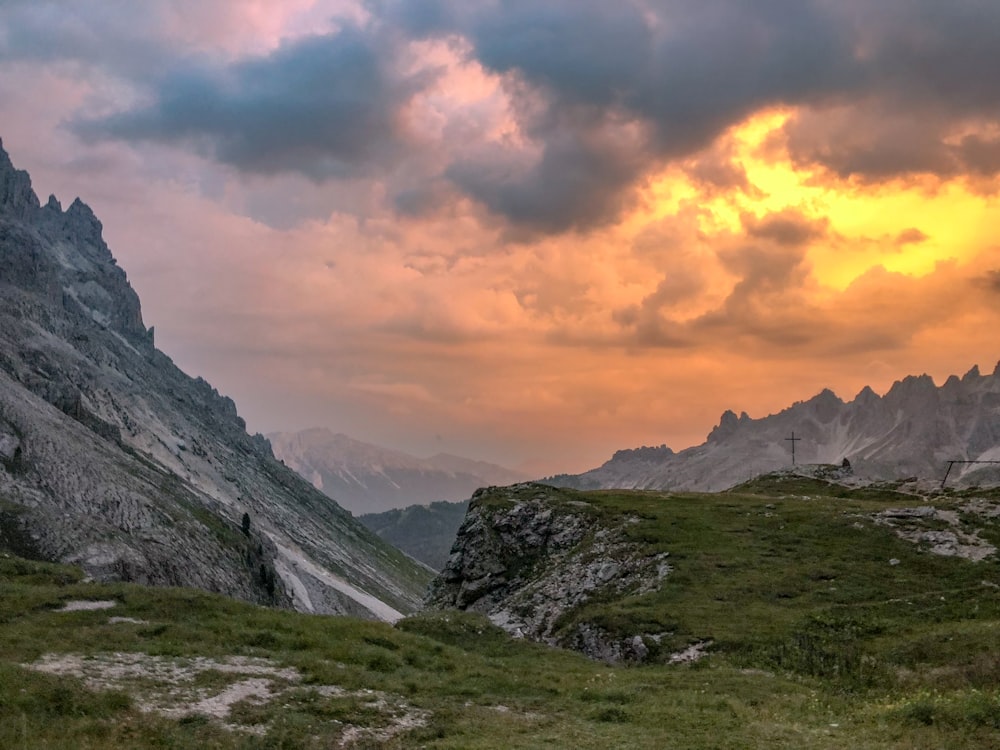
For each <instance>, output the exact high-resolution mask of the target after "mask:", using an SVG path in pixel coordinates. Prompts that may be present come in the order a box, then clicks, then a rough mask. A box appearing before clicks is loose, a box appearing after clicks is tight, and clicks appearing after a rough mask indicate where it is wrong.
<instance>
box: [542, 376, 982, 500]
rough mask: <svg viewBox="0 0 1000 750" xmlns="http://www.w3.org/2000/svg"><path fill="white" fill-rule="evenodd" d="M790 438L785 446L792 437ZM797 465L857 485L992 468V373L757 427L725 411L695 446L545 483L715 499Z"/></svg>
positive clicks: (921, 379) (651, 452)
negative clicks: (846, 472)
mask: <svg viewBox="0 0 1000 750" xmlns="http://www.w3.org/2000/svg"><path fill="white" fill-rule="evenodd" d="M793 433H794V437H795V442H794V443H793V442H792V440H791V438H792V437H793ZM792 445H794V446H795V458H796V461H797V463H799V464H841V463H842V462H843V461H844V460H845V459H846V460H847V461H848V463H849V464H850V466H851V469H852V471H853V473H854V475H855V476H856V477H858V478H861V479H870V480H887V479H899V478H906V477H918V478H921V479H927V480H931V479H933V480H940V479H942V478H943V477H944V474H945V472H946V470H947V467H948V462H949V461H955V460H961V461H1000V364H998V365H997V369H995V370H994V371H993V373H992V374H990V375H982V374H981V373H980V372H979V368H978V367H973V368H972V369H971V370H969V372H967V373H966V374H965V375H964V376H963V377H962V378H959V377H957V376H955V375H952V376H951V377H949V378H948V379H947V380H946V381H945V383H944V384H943V385H941V386H940V387H937V386H935V384H934V381H933V380H932V379H931V377H930V376H929V375H920V376H910V377H906V378H904V379H902V380H900V381H897V382H896V383H894V384H893V386H892V388H890V389H889V391H888V392H887V393H886V394H885V395H884V396H879V395H878V394H876V393H875V392H874V391H873V390H872V389H871V388H869V387H867V386H866V387H865V388H864V389H863V390H862V391H861V392H860V393H859V394H858V395H857V396H856V397H855V398H854V400H852V401H847V402H844V401H842V400H841V399H840V398H839V397H837V395H836V394H834V393H833V391H830V390H824V391H823V392H821V393H819V394H818V395H816V396H814V397H813V398H811V399H809V400H808V401H802V402H798V403H796V404H794V405H793V406H791V407H789V408H787V409H785V410H783V411H781V412H779V413H778V414H773V415H771V416H768V417H764V418H762V419H751V418H750V417H749V416H747V414H746V413H743V414H740V415H739V416H737V415H736V414H735V413H734V412H732V411H727V412H726V413H725V414H723V415H722V419H721V420H720V422H719V424H718V426H717V427H715V428H714V429H713V430H712V432H711V433H710V434H709V436H708V439H707V440H706V441H705V442H704V443H703V444H701V445H698V446H695V447H693V448H688V449H686V450H682V451H680V452H676V453H675V452H674V451H672V450H671V449H670V448H668V447H666V446H665V445H662V446H659V447H643V448H636V449H631V450H620V451H618V452H617V453H615V454H614V456H612V458H611V460H609V461H608V462H607V463H605V464H604V465H602V466H600V467H598V468H596V469H592V470H590V471H587V472H584V473H582V474H575V475H570V474H562V475H558V476H554V477H549V478H547V479H545V480H543V481H545V482H546V483H548V484H553V485H556V486H564V487H576V488H578V489H598V488H623V489H625V488H627V489H676V490H695V491H707V492H714V491H718V490H723V489H726V488H728V487H732V486H733V485H735V484H738V483H740V482H744V481H746V480H747V479H749V478H751V477H753V476H756V475H758V474H763V473H766V472H769V471H774V470H777V469H782V468H788V467H791V466H792V455H791V450H790V448H791V446H792ZM997 481H1000V464H989V463H982V464H975V463H966V464H956V465H955V466H954V470H953V471H952V472H951V473H950V475H949V478H948V482H949V484H963V485H969V484H976V483H996V482H997Z"/></svg>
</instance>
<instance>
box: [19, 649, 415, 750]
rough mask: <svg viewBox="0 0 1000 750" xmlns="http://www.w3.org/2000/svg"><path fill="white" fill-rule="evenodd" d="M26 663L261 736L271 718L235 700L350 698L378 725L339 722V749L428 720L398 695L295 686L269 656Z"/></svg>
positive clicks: (54, 658)
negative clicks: (248, 714) (236, 712)
mask: <svg viewBox="0 0 1000 750" xmlns="http://www.w3.org/2000/svg"><path fill="white" fill-rule="evenodd" d="M22 666H23V667H25V668H27V669H33V670H35V671H38V672H45V673H48V674H55V675H67V676H73V677H78V678H80V679H81V680H83V682H84V684H85V685H86V686H87V687H88V688H90V689H91V690H121V691H124V692H127V693H128V694H129V695H131V696H132V699H133V701H134V702H135V706H136V707H137V708H138V709H139V710H141V711H145V712H151V713H158V714H161V715H163V716H167V717H169V718H182V717H185V716H192V715H201V716H206V717H208V718H210V719H214V720H216V721H218V722H219V723H220V724H221V725H222V726H223V727H225V728H226V729H229V730H230V731H239V732H247V733H252V734H258V735H263V734H266V732H267V730H268V729H269V727H270V722H268V721H263V722H260V723H253V724H245V723H240V722H239V721H236V720H235V719H233V717H232V715H231V714H232V709H233V707H234V706H236V705H237V704H240V705H247V704H250V705H258V706H264V705H267V704H270V703H271V702H272V701H280V702H281V703H282V704H284V703H286V702H288V701H293V700H295V699H296V698H301V697H303V695H305V694H312V695H314V696H316V697H319V698H321V699H323V698H325V699H344V698H351V699H355V700H357V701H358V702H359V703H360V704H361V705H363V706H364V708H365V709H366V714H371V713H376V714H378V715H379V716H378V721H377V722H376V723H378V724H379V726H358V725H353V724H350V723H346V722H345V723H344V724H343V725H342V727H341V735H340V743H339V746H340V747H350V746H352V745H353V744H357V743H360V742H370V741H374V742H384V741H386V740H388V739H390V738H391V737H393V736H395V735H397V734H400V733H402V732H405V731H407V730H410V729H414V728H416V727H420V726H423V725H424V724H426V723H427V720H428V718H429V716H430V714H429V712H427V711H423V710H420V709H417V708H414V707H413V706H410V705H409V704H407V703H406V701H404V700H403V699H402V698H401V697H400V696H393V695H389V694H387V693H380V692H377V691H372V690H360V691H349V690H345V689H344V688H342V687H340V686H337V685H309V686H303V685H301V681H302V675H301V673H300V672H299V671H298V670H297V669H293V668H291V667H281V666H279V665H278V664H276V663H274V662H272V661H270V660H268V659H254V658H249V657H243V656H230V657H226V658H224V659H209V658H205V657H197V658H167V657H161V656H150V655H149V654H141V653H108V654H96V655H94V656H84V655H82V654H46V655H44V656H42V657H41V658H39V659H38V660H37V661H35V662H32V663H31V664H23V665H22Z"/></svg>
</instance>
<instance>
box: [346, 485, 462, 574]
mask: <svg viewBox="0 0 1000 750" xmlns="http://www.w3.org/2000/svg"><path fill="white" fill-rule="evenodd" d="M468 507H469V501H468V500H466V501H463V502H460V503H446V502H438V503H431V504H430V505H411V506H409V507H408V508H394V509H393V510H387V511H384V512H383V513H368V514H366V515H363V516H358V520H359V521H361V523H363V524H364V525H365V526H366V527H367V528H369V529H371V530H372V531H374V532H375V533H376V534H378V535H379V536H380V537H381V538H382V539H385V541H387V542H389V544H391V545H393V546H394V547H398V548H399V549H401V550H403V552H405V553H406V554H408V555H410V556H411V557H413V558H415V559H417V560H419V561H420V562H422V563H424V564H425V565H429V566H430V567H432V568H434V570H441V569H442V568H443V567H444V566H445V563H447V562H448V558H449V557H450V555H451V547H452V545H453V544H454V542H455V536H456V535H457V534H458V528H459V527H460V526H461V525H462V520H463V519H464V518H465V512H466V510H467V509H468Z"/></svg>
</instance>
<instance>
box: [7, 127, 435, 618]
mask: <svg viewBox="0 0 1000 750" xmlns="http://www.w3.org/2000/svg"><path fill="white" fill-rule="evenodd" d="M244 518H246V519H247V520H248V521H249V524H247V523H245V521H244ZM0 545H3V546H6V547H8V548H11V549H15V551H18V552H20V553H22V554H30V555H33V556H38V557H43V558H47V559H53V560H60V561H66V562H73V563H76V564H78V565H80V566H82V567H83V568H84V569H85V570H86V571H87V572H88V573H89V574H90V575H92V576H93V577H95V578H99V579H102V580H113V579H114V580H129V581H137V582H142V583H149V584H169V585H183V586H197V587H201V588H205V589H208V590H212V591H217V592H221V593H225V594H229V595H232V596H235V597H239V598H242V599H247V600H250V601H255V602H260V603H268V604H278V605H289V606H295V607H296V608H298V609H301V610H304V611H313V612H329V613H346V614H356V615H360V616H365V617H383V618H386V619H393V618H395V617H397V616H398V615H399V614H400V613H401V612H406V611H410V610H412V609H414V608H415V607H417V606H418V605H419V601H420V596H421V595H422V593H423V588H424V586H425V584H426V582H427V580H428V579H429V577H430V576H429V574H428V573H427V571H426V570H424V569H423V568H421V567H420V566H418V565H416V564H415V563H413V561H411V560H409V559H408V558H406V557H405V555H403V554H401V553H400V552H398V551H397V550H395V549H393V548H391V547H389V546H388V545H386V544H385V543H383V542H382V541H381V540H379V539H378V538H377V537H375V536H374V535H373V534H371V533H370V532H369V531H367V530H366V529H365V528H364V527H363V526H362V525H361V524H359V523H358V522H356V521H355V520H354V519H353V518H352V517H351V516H350V514H349V513H347V512H346V511H344V510H343V509H342V508H340V507H339V506H338V505H337V504H336V503H335V502H333V501H331V500H330V499H329V498H327V497H325V496H324V495H322V494H321V493H319V492H318V491H316V490H315V489H314V488H313V487H312V486H310V485H309V484H308V483H307V482H305V481H303V480H301V479H300V478H299V477H298V476H297V475H296V474H295V473H294V472H292V471H291V470H290V469H288V468H286V467H284V466H283V465H282V464H281V463H280V462H279V461H277V460H275V458H274V456H273V455H272V453H271V448H270V445H269V443H268V442H267V440H266V439H264V438H263V437H261V436H259V435H257V436H250V435H248V434H247V432H246V424H245V423H244V421H243V420H242V419H241V418H240V417H239V416H238V414H237V411H236V405H235V404H234V403H233V401H232V400H231V399H229V398H226V397H225V396H222V395H220V394H219V393H218V391H216V390H215V389H214V388H213V387H212V386H211V385H209V384H208V383H207V382H205V381H204V380H202V379H201V378H191V377H189V376H188V375H186V374H185V373H183V372H181V370H179V369H178V368H177V367H176V366H175V365H174V364H173V362H172V361H171V360H170V358H169V357H167V356H166V355H165V354H163V353H162V352H160V351H159V350H157V349H156V348H155V346H154V342H153V334H152V329H147V328H146V326H145V324H144V323H143V319H142V311H141V306H140V302H139V298H138V296H137V295H136V293H135V291H134V290H133V289H132V287H131V285H130V284H129V282H128V278H127V276H126V274H125V272H124V271H123V270H122V269H121V268H120V267H119V266H118V265H117V263H116V262H115V260H114V258H113V256H112V254H111V251H110V250H109V249H108V246H107V244H106V243H105V242H104V239H103V236H102V226H101V223H100V221H98V219H97V217H96V216H94V213H93V212H92V211H91V210H90V208H88V207H87V206H86V205H85V204H84V203H82V202H81V201H80V200H79V199H77V200H75V201H73V203H72V204H71V205H70V207H69V208H68V209H66V210H65V211H63V210H62V208H61V206H60V204H59V201H58V200H56V199H55V198H54V197H52V198H50V199H49V200H48V202H47V203H46V205H45V206H41V205H40V204H39V201H38V199H37V198H36V197H35V194H34V193H33V192H32V190H31V181H30V178H29V177H28V175H27V173H25V172H23V171H20V170H16V169H15V168H14V167H13V165H12V164H11V162H10V159H9V158H8V156H7V154H6V153H5V152H4V151H3V149H2V146H0Z"/></svg>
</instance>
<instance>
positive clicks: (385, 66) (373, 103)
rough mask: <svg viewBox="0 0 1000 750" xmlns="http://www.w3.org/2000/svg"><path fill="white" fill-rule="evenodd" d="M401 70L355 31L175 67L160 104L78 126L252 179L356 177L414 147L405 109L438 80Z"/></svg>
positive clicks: (158, 91)
mask: <svg viewBox="0 0 1000 750" xmlns="http://www.w3.org/2000/svg"><path fill="white" fill-rule="evenodd" d="M397 66H398V61H396V60H394V59H393V58H392V57H390V56H387V55H386V54H385V52H384V50H383V49H381V48H380V47H379V45H378V44H377V43H376V39H375V38H373V37H372V36H371V35H369V34H367V33H365V32H364V31H362V30H361V29H359V28H357V27H355V26H350V25H348V26H345V27H343V28H341V29H340V30H339V31H337V32H335V33H332V34H328V35H322V36H314V37H308V38H304V39H301V40H297V41H295V42H292V43H290V44H287V45H284V46H282V47H280V48H279V49H277V50H275V51H274V52H272V53H271V54H269V55H267V56H265V57H257V58H249V59H244V60H241V61H240V62H238V63H236V64H233V65H226V66H219V65H209V64H200V65H186V66H179V67H175V68H174V69H173V70H171V71H170V72H168V73H167V74H166V75H165V76H164V77H163V79H162V80H160V81H159V82H157V84H156V87H155V94H154V101H153V103H152V104H151V105H149V106H140V107H138V108H134V109H131V110H128V111H125V112H121V113H118V114H114V115H110V116H107V117H102V118H96V119H90V120H82V121H78V122H77V123H76V126H75V127H76V129H77V131H78V132H79V133H81V134H82V135H84V136H86V137H90V138H98V137H114V138H120V139H124V140H131V141H158V142H166V143H190V144H193V145H195V146H196V147H198V148H200V149H204V150H206V151H208V152H209V153H210V154H211V155H212V156H213V157H214V158H215V159H217V160H218V161H220V162H222V163H224V164H228V165H231V166H234V167H236V168H237V169H239V170H240V171H243V172H247V173H254V174H265V175H270V174H279V173H285V172H293V173H299V174H302V175H305V176H307V177H309V178H311V179H313V180H316V181H322V180H325V179H329V178H334V177H353V176H357V175H358V174H363V173H367V172H370V171H372V169H373V168H375V167H378V166H382V165H385V164H387V163H391V162H392V161H394V160H395V159H398V158H399V156H400V153H401V152H403V151H405V143H406V140H407V133H406V127H405V123H404V122H403V117H402V109H403V107H405V106H406V104H407V103H408V102H409V101H410V100H411V99H412V98H413V96H414V95H415V94H416V93H417V92H418V91H420V90H421V89H422V88H424V87H426V86H427V85H429V84H430V83H431V82H432V81H433V79H434V73H433V71H429V70H418V71H417V72H412V73H411V72H404V71H402V70H400V69H399V68H398V67H397Z"/></svg>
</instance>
